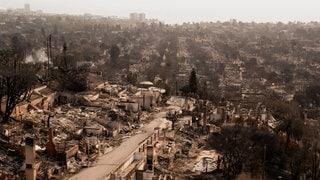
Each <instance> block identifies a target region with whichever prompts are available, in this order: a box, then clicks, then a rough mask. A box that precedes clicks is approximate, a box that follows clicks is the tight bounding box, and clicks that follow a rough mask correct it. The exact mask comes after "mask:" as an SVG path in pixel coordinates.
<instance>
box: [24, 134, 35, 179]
mask: <svg viewBox="0 0 320 180" xmlns="http://www.w3.org/2000/svg"><path fill="white" fill-rule="evenodd" d="M25 157H26V170H25V175H26V180H35V179H36V175H37V172H36V169H35V163H34V162H35V157H36V152H35V142H34V139H33V138H32V137H27V138H26V145H25Z"/></svg>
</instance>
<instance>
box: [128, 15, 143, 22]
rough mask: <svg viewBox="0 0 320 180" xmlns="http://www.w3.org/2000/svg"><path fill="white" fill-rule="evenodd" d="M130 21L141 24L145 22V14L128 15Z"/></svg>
mask: <svg viewBox="0 0 320 180" xmlns="http://www.w3.org/2000/svg"><path fill="white" fill-rule="evenodd" d="M130 20H131V21H140V22H143V21H145V20H146V14H145V13H130Z"/></svg>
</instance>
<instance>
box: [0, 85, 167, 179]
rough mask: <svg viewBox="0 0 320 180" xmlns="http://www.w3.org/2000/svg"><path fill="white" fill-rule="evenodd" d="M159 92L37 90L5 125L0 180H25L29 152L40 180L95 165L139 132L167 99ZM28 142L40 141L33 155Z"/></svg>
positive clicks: (117, 88)
mask: <svg viewBox="0 0 320 180" xmlns="http://www.w3.org/2000/svg"><path fill="white" fill-rule="evenodd" d="M157 92H160V90H159V89H157V88H152V89H150V88H148V89H146V88H144V89H138V88H137V87H134V86H129V85H128V86H121V85H115V84H109V83H107V82H105V83H102V84H98V85H97V86H96V88H93V90H91V91H87V92H84V93H77V94H72V93H68V92H63V93H56V92H53V91H51V90H50V89H49V88H48V87H46V86H42V87H40V88H37V89H36V90H35V91H34V94H35V95H32V96H33V98H31V99H30V102H26V103H23V104H19V105H18V107H17V108H16V110H15V112H14V114H13V116H14V118H15V121H11V122H10V123H8V124H3V125H1V126H2V127H1V129H2V130H3V131H2V132H0V141H1V143H0V177H6V178H7V177H9V178H10V177H13V178H12V179H16V178H19V177H20V178H21V177H25V173H24V171H26V169H27V168H29V167H30V164H28V163H27V162H26V161H25V160H24V159H25V158H24V157H26V158H28V154H27V153H29V154H30V153H31V156H34V158H32V159H33V160H32V161H30V162H31V166H32V167H33V166H34V167H35V170H36V177H37V178H40V179H47V178H56V179H61V178H62V177H64V176H66V175H67V174H70V173H71V174H72V173H76V172H78V171H79V170H80V169H81V168H83V167H88V166H90V165H91V164H92V162H94V161H95V160H96V159H97V157H99V155H103V154H105V153H108V152H110V151H112V149H113V147H114V146H117V145H119V144H120V143H121V141H122V140H123V139H125V138H126V137H129V136H132V135H134V134H136V133H139V127H142V126H143V123H145V122H146V121H147V120H148V117H149V113H150V112H151V111H152V110H153V109H156V104H157V103H158V102H159V101H160V99H161V98H160V97H161V94H160V93H157ZM143 110H148V111H143ZM27 137H32V138H33V139H34V142H35V143H34V145H31V146H30V147H31V150H30V151H25V147H26V142H25V141H26V138H27ZM32 142H33V140H32ZM28 148H29V146H28ZM25 152H26V153H25ZM32 152H35V155H32V154H33V153H32ZM28 161H29V160H28Z"/></svg>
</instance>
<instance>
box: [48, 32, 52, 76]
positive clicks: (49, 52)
mask: <svg viewBox="0 0 320 180" xmlns="http://www.w3.org/2000/svg"><path fill="white" fill-rule="evenodd" d="M51 39H52V36H51V34H50V35H49V37H48V39H47V54H48V63H47V66H48V67H47V78H49V76H50V60H51Z"/></svg>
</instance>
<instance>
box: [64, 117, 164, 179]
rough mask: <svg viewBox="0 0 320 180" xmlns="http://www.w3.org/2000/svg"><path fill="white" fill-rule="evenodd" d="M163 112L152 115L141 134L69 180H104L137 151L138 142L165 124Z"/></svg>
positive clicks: (129, 139) (127, 140)
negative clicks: (152, 117) (152, 118)
mask: <svg viewBox="0 0 320 180" xmlns="http://www.w3.org/2000/svg"><path fill="white" fill-rule="evenodd" d="M165 116H166V112H165V111H161V112H159V113H157V114H155V115H154V120H152V121H151V122H150V123H149V124H147V125H145V126H144V127H143V128H142V133H140V134H136V135H134V136H132V137H130V138H128V139H126V140H125V141H124V142H123V143H121V145H120V146H118V147H116V148H115V149H114V150H113V151H111V152H110V153H108V154H106V155H103V156H101V157H99V159H98V161H97V163H95V164H94V165H93V166H92V167H88V168H86V169H82V170H81V171H80V172H79V173H78V174H76V175H74V176H73V177H71V178H70V179H71V180H89V179H90V180H92V179H105V176H106V175H108V174H110V173H111V172H112V171H113V169H115V168H117V167H118V165H119V164H120V163H122V162H123V161H124V160H125V159H126V158H128V156H129V155H130V154H131V153H132V152H133V151H135V150H136V149H137V147H138V145H139V144H140V142H142V141H143V140H145V139H146V138H147V137H149V136H150V135H151V134H152V133H153V131H154V128H155V127H159V126H163V124H164V123H165V119H164V117H165Z"/></svg>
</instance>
